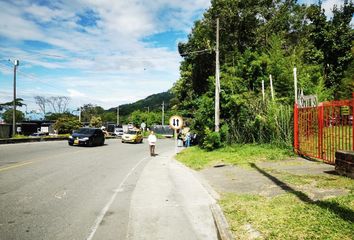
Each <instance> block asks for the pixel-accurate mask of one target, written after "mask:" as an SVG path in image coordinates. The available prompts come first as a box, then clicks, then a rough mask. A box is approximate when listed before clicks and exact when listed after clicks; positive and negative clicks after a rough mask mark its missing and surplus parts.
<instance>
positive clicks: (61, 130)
mask: <svg viewBox="0 0 354 240" xmlns="http://www.w3.org/2000/svg"><path fill="white" fill-rule="evenodd" d="M80 127H81V122H79V120H78V119H76V118H74V117H62V118H59V119H58V120H57V121H56V122H55V123H54V128H55V129H56V130H58V134H66V133H71V132H72V131H73V130H75V129H78V128H80Z"/></svg>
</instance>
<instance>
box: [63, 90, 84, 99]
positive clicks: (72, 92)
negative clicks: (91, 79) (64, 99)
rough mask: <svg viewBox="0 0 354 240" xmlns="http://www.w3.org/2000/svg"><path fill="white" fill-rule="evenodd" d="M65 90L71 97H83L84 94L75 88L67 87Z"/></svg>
mask: <svg viewBox="0 0 354 240" xmlns="http://www.w3.org/2000/svg"><path fill="white" fill-rule="evenodd" d="M67 92H68V93H69V96H70V97H72V98H75V97H85V96H86V95H85V94H84V93H82V92H80V91H77V90H75V89H67Z"/></svg>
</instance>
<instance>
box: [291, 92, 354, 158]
mask: <svg viewBox="0 0 354 240" xmlns="http://www.w3.org/2000/svg"><path fill="white" fill-rule="evenodd" d="M353 110H354V93H353V98H352V99H349V100H341V101H331V102H323V103H320V104H318V106H315V107H299V106H298V105H297V104H295V106H294V148H295V151H296V152H297V153H299V154H301V155H304V156H308V157H312V158H317V159H322V160H323V161H325V162H327V163H330V164H334V163H335V152H336V151H337V150H354V121H353V117H354V111H353Z"/></svg>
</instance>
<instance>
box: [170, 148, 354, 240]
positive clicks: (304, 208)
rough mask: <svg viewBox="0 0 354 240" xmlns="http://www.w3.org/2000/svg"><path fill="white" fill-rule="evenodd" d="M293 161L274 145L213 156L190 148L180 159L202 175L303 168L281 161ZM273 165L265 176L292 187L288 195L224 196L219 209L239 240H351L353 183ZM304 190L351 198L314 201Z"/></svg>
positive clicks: (229, 150)
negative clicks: (210, 170) (222, 166)
mask: <svg viewBox="0 0 354 240" xmlns="http://www.w3.org/2000/svg"><path fill="white" fill-rule="evenodd" d="M293 156H294V155H293V154H292V153H291V151H289V150H287V149H282V148H277V147H274V146H272V145H235V146H232V147H225V148H222V149H219V150H216V151H213V152H206V151H203V150H201V149H199V148H197V147H192V148H188V149H186V150H184V151H182V152H181V153H179V154H178V155H177V159H178V160H179V161H181V162H182V163H184V164H185V165H187V166H189V167H191V168H193V169H196V170H200V169H203V168H205V167H208V166H212V165H214V164H217V163H227V164H233V165H238V166H243V167H252V164H254V163H257V162H264V161H274V162H275V161H277V164H275V165H277V166H279V165H288V164H290V165H293V166H296V165H297V164H299V165H300V163H297V162H295V161H281V160H284V159H289V158H291V157H293ZM319 164H320V163H319ZM272 165H274V164H271V165H267V166H268V167H267V168H263V169H261V170H262V171H264V172H266V173H267V174H269V175H270V176H271V177H274V178H276V179H278V180H279V182H278V183H282V184H283V186H288V187H287V188H284V189H286V193H283V194H280V195H276V196H274V197H264V196H260V195H257V194H235V193H221V200H220V202H219V204H220V205H221V207H222V209H223V211H224V214H225V216H226V218H227V220H228V222H229V224H230V229H231V231H232V233H233V234H234V236H235V239H241V240H242V239H281V240H283V239H334V240H336V239H338V240H339V239H340V240H346V239H348V240H349V239H353V236H354V180H353V179H350V178H346V177H342V176H338V175H331V174H323V175H322V174H321V175H310V174H309V175H297V174H292V173H289V172H286V171H283V170H279V169H274V168H271V167H269V166H272ZM247 170H249V169H247ZM305 186H310V187H311V188H315V189H347V190H348V191H347V192H348V193H345V194H346V195H342V196H337V197H332V196H331V197H330V198H328V199H323V200H312V199H311V198H310V197H309V196H308V195H306V193H304V192H301V191H300V190H298V189H302V188H301V187H305ZM344 192H345V191H344Z"/></svg>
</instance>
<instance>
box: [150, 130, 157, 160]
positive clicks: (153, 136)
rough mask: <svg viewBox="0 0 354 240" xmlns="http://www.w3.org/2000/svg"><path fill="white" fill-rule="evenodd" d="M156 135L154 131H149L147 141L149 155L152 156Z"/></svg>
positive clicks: (153, 154)
mask: <svg viewBox="0 0 354 240" xmlns="http://www.w3.org/2000/svg"><path fill="white" fill-rule="evenodd" d="M156 141H157V138H156V135H155V134H154V131H151V132H150V135H149V137H148V142H149V146H150V156H152V157H154V156H155V145H156Z"/></svg>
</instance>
